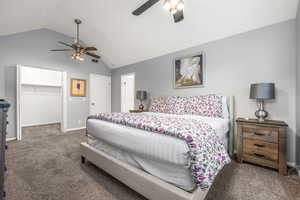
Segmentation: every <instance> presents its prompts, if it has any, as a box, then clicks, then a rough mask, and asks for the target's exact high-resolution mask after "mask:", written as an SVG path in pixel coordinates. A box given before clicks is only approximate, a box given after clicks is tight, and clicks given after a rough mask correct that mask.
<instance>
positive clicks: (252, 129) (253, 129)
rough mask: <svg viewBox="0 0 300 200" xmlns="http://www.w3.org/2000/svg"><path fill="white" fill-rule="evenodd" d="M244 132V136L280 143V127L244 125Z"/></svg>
mask: <svg viewBox="0 0 300 200" xmlns="http://www.w3.org/2000/svg"><path fill="white" fill-rule="evenodd" d="M242 132H243V137H244V138H248V139H254V140H261V141H266V142H273V143H278V128H271V127H262V126H243V130H242Z"/></svg>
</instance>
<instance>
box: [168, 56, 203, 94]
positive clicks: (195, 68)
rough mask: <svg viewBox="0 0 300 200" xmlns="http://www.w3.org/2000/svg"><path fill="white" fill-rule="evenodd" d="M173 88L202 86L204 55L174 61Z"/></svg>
mask: <svg viewBox="0 0 300 200" xmlns="http://www.w3.org/2000/svg"><path fill="white" fill-rule="evenodd" d="M173 77H174V78H173V85H174V88H176V89H177V88H192V87H203V86H204V54H203V53H198V54H194V55H189V56H184V57H180V58H176V59H174V64H173Z"/></svg>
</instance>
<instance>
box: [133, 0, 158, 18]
mask: <svg viewBox="0 0 300 200" xmlns="http://www.w3.org/2000/svg"><path fill="white" fill-rule="evenodd" d="M159 1H160V0H149V1H147V2H146V3H144V4H143V5H141V6H140V7H139V8H138V9H136V10H135V11H133V12H132V14H133V15H136V16H138V15H140V14H142V13H143V12H145V11H146V10H148V9H149V8H150V7H151V6H153V5H154V4H156V3H157V2H159Z"/></svg>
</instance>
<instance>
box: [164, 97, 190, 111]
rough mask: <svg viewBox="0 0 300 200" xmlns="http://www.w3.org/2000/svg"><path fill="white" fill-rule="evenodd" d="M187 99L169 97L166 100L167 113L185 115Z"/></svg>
mask: <svg viewBox="0 0 300 200" xmlns="http://www.w3.org/2000/svg"><path fill="white" fill-rule="evenodd" d="M185 103H186V100H185V97H177V96H173V97H168V98H167V100H166V110H165V113H169V114H184V113H185Z"/></svg>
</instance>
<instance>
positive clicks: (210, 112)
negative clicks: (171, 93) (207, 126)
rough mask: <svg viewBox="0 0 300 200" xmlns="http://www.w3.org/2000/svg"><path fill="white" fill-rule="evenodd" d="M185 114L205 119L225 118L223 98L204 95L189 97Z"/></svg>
mask: <svg viewBox="0 0 300 200" xmlns="http://www.w3.org/2000/svg"><path fill="white" fill-rule="evenodd" d="M185 113H186V114H192V115H200V116H204V117H214V118H224V116H223V96H219V95H204V96H194V97H187V100H186V106H185Z"/></svg>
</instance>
